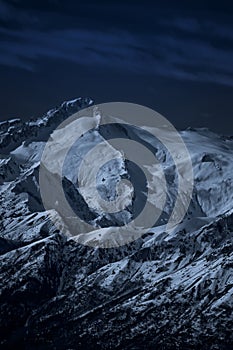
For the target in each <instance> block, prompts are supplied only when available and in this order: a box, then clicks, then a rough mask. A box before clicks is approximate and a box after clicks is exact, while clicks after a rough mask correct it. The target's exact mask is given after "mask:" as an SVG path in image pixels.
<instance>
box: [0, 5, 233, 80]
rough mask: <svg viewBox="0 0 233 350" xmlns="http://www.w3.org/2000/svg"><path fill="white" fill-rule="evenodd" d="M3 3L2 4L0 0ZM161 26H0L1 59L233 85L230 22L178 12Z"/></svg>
mask: <svg viewBox="0 0 233 350" xmlns="http://www.w3.org/2000/svg"><path fill="white" fill-rule="evenodd" d="M1 6H2V8H3V10H4V5H3V3H1V2H0V7H1ZM8 10H9V8H5V10H4V11H5V13H6V14H7V11H8ZM158 28H159V29H158V32H157V33H156V34H155V33H151V32H147V33H145V32H144V33H143V34H142V33H141V34H140V33H138V32H132V31H131V32H129V31H126V30H119V29H117V30H108V31H103V30H94V29H93V30H91V29H90V30H87V29H81V28H77V27H76V28H74V27H73V28H67V29H59V30H58V29H57V30H42V29H41V28H34V29H33V30H32V29H27V28H26V29H22V30H20V31H16V30H13V29H6V28H5V29H3V28H0V35H1V37H2V40H1V42H0V52H1V53H0V64H4V65H8V66H14V67H20V68H23V69H28V70H35V69H36V67H37V65H38V64H39V63H40V61H41V60H44V59H54V60H64V61H66V62H74V63H77V64H80V65H87V66H94V67H98V66H102V67H106V66H107V67H110V68H112V69H122V70H127V71H132V72H137V73H141V74H150V75H160V76H168V77H175V78H178V79H184V80H193V81H209V82H215V83H220V84H225V85H230V86H233V65H232V62H233V46H231V45H230V44H229V43H228V44H227V45H224V40H228V41H229V39H230V38H233V29H232V28H231V27H230V26H229V25H228V26H227V25H226V26H222V25H219V24H217V23H215V22H213V21H210V20H200V19H197V18H190V17H179V18H172V19H171V18H170V19H168V18H161V19H160V20H159V21H158ZM207 29H208V30H207ZM213 39H214V40H213Z"/></svg>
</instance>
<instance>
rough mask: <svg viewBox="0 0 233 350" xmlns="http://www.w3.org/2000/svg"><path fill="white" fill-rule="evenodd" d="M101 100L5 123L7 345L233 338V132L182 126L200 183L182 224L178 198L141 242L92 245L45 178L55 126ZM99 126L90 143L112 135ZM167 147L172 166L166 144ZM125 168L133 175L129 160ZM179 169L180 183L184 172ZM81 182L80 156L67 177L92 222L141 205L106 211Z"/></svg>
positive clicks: (128, 345)
mask: <svg viewBox="0 0 233 350" xmlns="http://www.w3.org/2000/svg"><path fill="white" fill-rule="evenodd" d="M92 104H93V101H92V100H91V99H88V98H85V99H82V98H79V99H76V100H73V101H69V102H64V103H63V104H62V105H61V106H60V107H58V108H55V109H53V110H51V111H49V112H48V113H47V114H45V115H43V116H42V117H40V118H37V119H34V120H30V121H29V122H22V121H21V120H20V119H14V120H10V121H6V122H3V123H0V203H1V206H0V218H1V221H0V234H1V236H0V251H1V272H0V278H1V328H2V335H1V347H2V348H3V349H4V348H6V349H16V348H17V349H18V348H19V349H21V348H22V349H86V348H89V349H119V350H120V349H206V350H207V349H208V350H209V349H232V348H233V312H232V311H233V177H232V173H233V164H232V160H233V139H232V138H230V137H228V138H227V137H223V136H218V135H216V134H214V133H212V132H210V131H208V130H207V129H188V130H185V131H182V132H181V133H180V134H181V136H182V138H183V140H184V142H185V144H186V147H187V148H188V150H189V152H190V155H191V160H192V163H193V172H194V190H193V197H192V200H191V203H190V207H189V210H188V213H187V215H186V217H185V218H184V220H183V221H182V222H181V223H180V224H179V225H178V226H177V228H176V230H175V231H174V232H173V234H171V235H168V234H167V233H166V232H165V230H164V225H163V220H166V215H168V212H169V205H168V207H167V208H166V209H165V210H164V212H163V215H162V219H161V222H159V223H158V225H157V226H156V227H155V228H154V229H152V230H150V232H149V233H147V234H145V235H142V236H141V237H140V238H138V239H137V240H136V241H134V242H132V243H129V244H127V245H123V246H121V247H117V248H108V249H104V248H97V247H94V248H92V247H90V246H85V245H82V244H79V243H78V242H77V241H75V240H73V239H72V238H69V237H68V236H67V235H65V234H64V233H63V231H62V229H60V230H59V225H60V227H61V228H62V227H63V226H64V227H65V226H66V224H67V223H66V222H65V218H64V217H63V216H62V213H61V212H59V211H57V210H56V207H53V206H52V205H51V209H50V210H47V211H46V210H45V209H44V207H43V205H42V202H41V198H40V190H39V180H38V179H39V167H40V160H41V154H42V151H43V149H44V147H45V143H46V141H47V139H48V137H49V136H50V134H51V133H52V132H53V130H54V129H55V128H56V127H57V126H58V125H59V124H60V123H61V122H62V121H63V120H65V119H66V118H67V117H68V116H70V115H72V114H73V113H75V112H77V111H78V110H79V109H82V108H86V107H88V106H91V105H92ZM61 134H62V130H61ZM88 137H89V136H87V139H85V138H84V139H83V142H82V143H81V145H80V147H82V149H84V148H85V147H87V146H86V145H88V142H89V143H90V142H94V141H93V140H96V139H99V138H103V135H101V132H100V131H99V130H98V129H95V131H94V134H92V137H91V138H88ZM137 137H138V139H140V137H141V138H143V135H141V136H140V133H139V134H138V135H137ZM88 147H89V146H88ZM156 152H157V156H158V159H159V160H160V161H161V163H162V164H163V166H164V168H165V169H167V172H168V175H169V171H170V170H171V167H169V166H168V165H169V164H167V162H169V159H168V157H167V155H166V151H164V149H162V148H159V147H158V148H157V151H156ZM114 169H120V171H122V173H121V174H120V175H124V176H125V177H126V178H127V169H123V167H122V164H121V163H120V164H119V163H118V164H116V165H115V168H114ZM170 175H171V174H170ZM103 178H104V182H105V184H104V185H103V184H101V183H100V188H99V190H100V191H102V195H103V196H106V195H108V196H110V197H111V196H113V197H114V191H113V192H111V188H110V189H109V188H108V187H109V184H111V181H113V182H114V181H115V183H116V182H117V181H118V175H117V174H116V173H114V172H110V171H109V169H108V168H107V167H105V168H104V167H103V169H102V173H101V174H100V179H103ZM110 178H111V181H110ZM169 179H170V187H171V189H170V192H169V193H173V191H172V188H173V186H174V183H173V182H175V179H174V178H173V177H172V176H170V178H169ZM75 181H76V179H75V172H72V167H71V168H69V169H68V170H67V171H66V174H65V175H64V186H65V187H66V190H67V193H68V194H69V195H70V198H71V199H72V201H73V202H74V205H75V203H77V207H78V210H79V212H80V213H81V215H82V216H83V217H84V218H85V219H86V220H87V221H89V222H93V221H95V222H96V223H97V224H98V225H99V226H100V227H105V228H106V227H107V228H109V226H111V222H112V223H114V224H115V223H116V222H117V223H121V221H122V220H123V221H124V220H126V219H127V218H128V216H127V215H130V211H128V212H127V213H126V212H125V213H124V215H123V216H121V217H119V216H117V217H116V216H112V215H110V216H108V217H104V216H103V215H101V213H99V212H98V208H88V205H87V204H86V203H84V202H83V201H82V197H81V196H80V195H79V194H78V191H76V188H75ZM174 187H175V186H174ZM106 191H108V192H106ZM139 195H140V193H139ZM172 198H173V197H172V195H171V198H168V202H169V200H170V202H172ZM51 203H52V199H51ZM51 215H53V217H54V218H55V219H54V220H57V222H58V223H59V225H56V224H55V223H54V221H51V220H50V217H51ZM101 230H102V231H103V230H104V228H103V229H101V228H100V230H98V231H96V232H97V233H96V234H99V233H100V231H101Z"/></svg>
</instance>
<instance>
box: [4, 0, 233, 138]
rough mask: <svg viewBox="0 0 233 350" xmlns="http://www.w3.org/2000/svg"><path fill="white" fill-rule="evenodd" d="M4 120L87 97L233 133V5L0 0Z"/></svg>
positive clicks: (181, 124) (180, 123)
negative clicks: (128, 104)
mask: <svg viewBox="0 0 233 350" xmlns="http://www.w3.org/2000/svg"><path fill="white" fill-rule="evenodd" d="M0 38H1V40H0V77H1V80H0V84H1V91H0V92H1V104H0V119H1V120H4V119H8V118H15V117H21V118H23V119H27V118H30V117H32V116H36V115H39V114H40V113H43V112H45V111H47V110H48V109H50V108H52V107H54V106H56V105H58V104H59V103H60V102H62V101H64V100H67V99H73V98H75V97H79V96H88V97H91V98H93V99H94V101H95V102H96V103H101V102H110V101H127V102H135V103H139V104H143V105H146V106H148V107H152V108H153V109H155V110H157V111H158V112H160V113H162V114H163V115H164V116H165V117H167V118H168V119H169V120H170V121H171V122H172V123H173V124H174V125H175V126H176V127H177V128H179V129H180V128H181V129H183V128H185V127H187V126H193V127H200V126H206V127H209V128H210V129H211V130H214V131H218V132H220V133H223V134H232V135H233V119H232V112H233V3H232V4H231V1H224V0H222V1H217V2H214V1H212V2H210V1H208V2H207V1H199V2H198V1H192V0H189V1H176V0H173V1H172V0H171V1H153V2H149V1H137V0H136V1H129V0H126V1H110V0H109V1H82V3H80V2H79V1H78V0H73V1H71V0H66V1H56V0H50V1H43V0H42V1H37V0H35V1H34V0H33V1H32V0H26V1H20V0H11V1H2V0H0Z"/></svg>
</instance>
